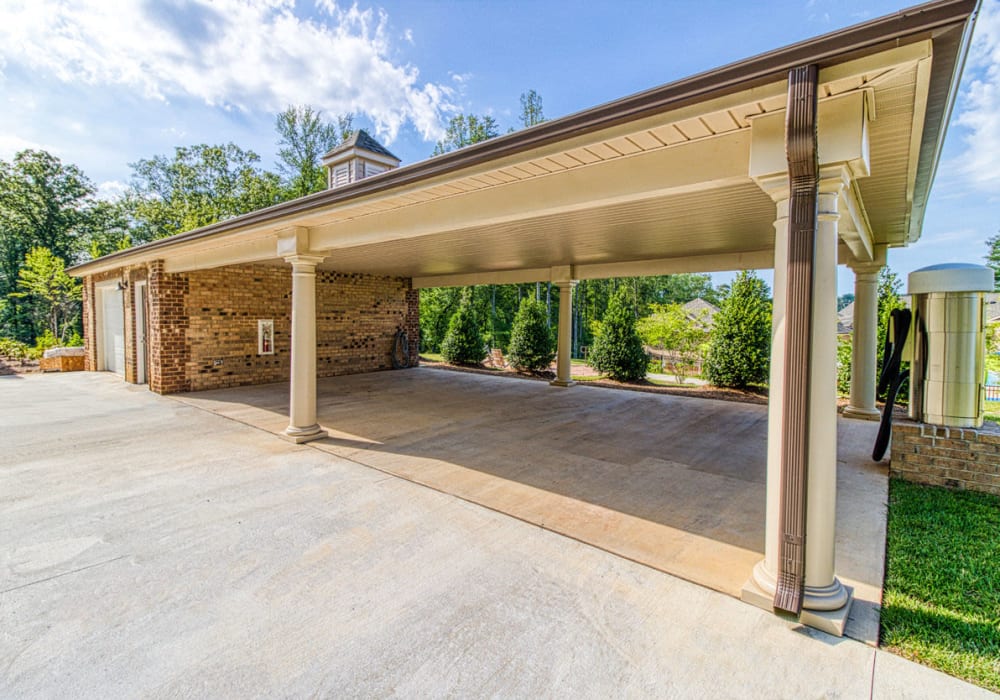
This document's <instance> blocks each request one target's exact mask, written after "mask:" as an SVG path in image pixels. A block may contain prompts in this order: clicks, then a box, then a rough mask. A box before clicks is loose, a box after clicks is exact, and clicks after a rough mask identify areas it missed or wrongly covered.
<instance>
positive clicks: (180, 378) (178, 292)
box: [147, 260, 191, 394]
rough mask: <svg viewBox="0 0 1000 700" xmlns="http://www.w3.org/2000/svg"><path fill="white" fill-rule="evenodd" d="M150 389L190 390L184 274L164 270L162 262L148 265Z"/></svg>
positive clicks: (161, 392)
mask: <svg viewBox="0 0 1000 700" xmlns="http://www.w3.org/2000/svg"><path fill="white" fill-rule="evenodd" d="M147 292H148V297H149V302H148V307H149V309H148V310H149V322H148V325H149V337H148V338H147V344H148V356H149V388H150V389H151V390H153V391H155V392H157V393H158V394H171V393H174V392H177V391H188V390H189V389H190V388H191V383H190V381H189V380H188V374H187V363H188V357H189V356H190V346H189V344H188V338H187V331H188V315H187V306H186V301H187V296H188V278H187V275H185V274H170V273H166V272H164V271H163V261H162V260H154V261H153V262H151V263H150V264H149V288H148V289H147Z"/></svg>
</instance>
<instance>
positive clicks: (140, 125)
mask: <svg viewBox="0 0 1000 700" xmlns="http://www.w3.org/2000/svg"><path fill="white" fill-rule="evenodd" d="M904 6H905V5H901V4H897V3H896V2H884V1H883V0H865V1H863V2H862V1H858V0H839V1H837V2H833V1H831V0H808V1H805V0H803V1H795V2H789V1H784V0H781V1H778V2H769V3H767V4H766V9H763V8H764V5H763V4H760V3H742V2H741V3H736V2H711V1H709V2H700V3H690V2H683V3H682V2H669V1H660V2H632V1H629V0H619V1H618V2H579V1H578V2H541V1H536V2H489V3H486V2H471V1H467V2H460V1H454V0H453V1H450V2H446V1H444V0H442V1H439V2H431V1H423V0H409V1H399V2H381V3H378V4H366V3H361V2H359V3H358V4H357V5H348V4H344V3H340V4H337V3H335V2H333V1H332V0H318V1H313V0H300V1H299V2H294V0H214V1H209V0H205V1H204V2H193V1H191V2H187V1H184V0H174V1H171V2H164V1H159V0H147V1H145V2H140V1H138V0H133V1H131V2H129V1H126V2H123V3H112V2H110V1H108V0H5V1H4V2H3V7H2V8H0V158H5V159H8V158H10V157H11V156H12V155H13V153H14V152H15V151H17V150H20V149H22V148H29V147H36V148H37V147H41V148H46V149H48V150H51V151H52V152H54V153H56V154H57V155H58V156H60V157H61V158H62V159H63V160H64V161H66V162H70V163H75V164H77V165H79V166H80V167H81V168H82V169H83V170H84V172H85V173H86V174H87V175H88V176H89V177H90V178H91V179H92V180H93V181H94V182H95V183H97V184H98V185H99V186H100V187H101V192H102V193H103V194H104V195H105V196H113V195H114V194H115V193H116V192H119V191H121V189H122V188H123V187H124V185H125V184H126V183H127V182H128V179H129V175H130V170H129V167H128V164H129V163H130V162H134V161H136V160H138V159H140V158H148V157H151V156H153V155H156V154H169V153H171V152H172V150H173V148H174V146H178V145H188V144H193V143H221V142H225V141H234V142H235V143H237V144H238V145H240V146H242V147H243V148H250V149H253V150H254V151H256V152H257V153H259V154H260V155H261V156H262V161H263V165H264V166H265V167H268V168H273V167H274V152H275V143H274V128H273V120H274V115H275V113H277V112H278V111H280V110H281V109H282V108H283V107H284V106H286V105H288V104H312V105H313V106H315V107H318V108H320V109H323V110H324V111H325V113H326V114H327V115H334V114H338V113H342V112H347V111H352V112H354V113H355V114H356V115H357V117H356V122H355V123H356V125H358V126H362V127H365V128H368V129H369V130H370V131H372V132H373V133H375V134H376V135H377V136H378V137H379V138H380V139H381V140H383V142H385V143H386V144H387V145H388V146H389V147H390V149H391V150H392V151H393V152H395V153H396V154H397V155H398V156H400V157H401V158H402V159H403V161H404V162H405V163H411V162H414V161H417V160H421V159H423V158H426V157H427V156H429V155H430V153H431V151H432V150H433V147H434V142H435V140H436V139H437V138H438V137H439V136H440V135H441V133H442V130H443V126H444V124H445V123H446V122H447V119H448V117H449V116H450V115H452V114H454V113H456V112H458V111H462V112H470V113H477V114H482V113H489V114H492V115H493V116H494V117H495V118H496V119H497V120H498V122H499V123H500V125H501V127H502V128H503V129H506V128H507V127H509V126H515V125H516V121H517V119H516V118H517V113H518V110H519V102H518V99H519V96H520V94H521V93H522V92H523V91H525V90H527V89H529V88H533V89H535V90H537V91H538V92H539V93H540V94H541V95H542V97H543V100H544V108H545V114H546V116H547V117H549V118H554V117H560V116H564V115H566V114H570V113H572V112H575V111H578V110H581V109H586V108H588V107H592V106H594V105H597V104H600V103H602V102H607V101H610V100H614V99H617V98H619V97H622V96H625V95H628V94H631V93H634V92H637V91H640V90H643V89H646V88H649V87H653V86H655V85H660V84H663V83H666V82H670V81H672V80H675V79H678V78H683V77H686V76H688V75H691V74H694V73H697V72H701V71H704V70H708V69H711V68H715V67H717V66H720V65H723V64H725V63H728V62H731V61H735V60H739V59H742V58H746V57H749V56H752V55H755V54H758V53H761V52H764V51H768V50H771V49H774V48H777V47H779V46H783V45H786V44H789V43H793V42H795V41H798V40H801V39H806V38H809V37H812V36H816V35H819V34H823V33H825V32H828V31H833V30H835V29H839V28H842V27H846V26H849V25H852V24H856V23H858V22H861V21H864V20H866V19H871V18H873V17H877V16H880V15H884V14H889V13H891V12H895V11H898V10H899V9H902V8H903V7H904ZM972 143H975V144H976V146H975V148H973V147H972V146H971V144H972ZM998 200H1000V8H998V3H997V0H988V1H987V2H985V3H984V5H983V10H982V12H981V14H980V19H979V23H978V25H977V30H976V36H975V41H974V46H973V51H972V53H971V56H970V62H969V64H968V66H967V68H966V72H965V76H964V79H963V81H962V90H961V95H960V97H959V101H958V104H957V107H956V110H955V113H954V118H953V120H952V124H951V127H950V130H949V135H948V139H947V142H946V145H945V151H944V155H943V158H942V162H941V166H940V168H939V171H938V177H937V182H936V185H935V188H934V191H933V195H932V198H931V201H930V204H929V206H928V210H927V216H926V221H925V226H924V233H923V237H922V238H921V240H920V241H919V242H918V243H917V244H916V245H914V246H912V247H910V248H909V249H906V250H900V249H893V250H891V251H890V255H889V263H890V265H891V267H892V268H893V269H894V270H895V271H897V272H899V273H902V274H903V275H904V277H905V273H907V272H909V271H911V270H913V269H916V268H919V267H922V266H924V265H929V264H933V263H937V262H946V261H968V262H981V260H982V257H983V255H984V252H985V249H986V247H985V240H986V238H988V237H989V236H991V235H994V234H996V233H997V232H998V231H1000V215H998V214H1000V206H998ZM724 278H725V277H724V276H722V277H719V279H724ZM852 285H853V281H852V277H851V274H850V272H849V271H842V273H841V275H840V288H841V292H847V291H851V288H852Z"/></svg>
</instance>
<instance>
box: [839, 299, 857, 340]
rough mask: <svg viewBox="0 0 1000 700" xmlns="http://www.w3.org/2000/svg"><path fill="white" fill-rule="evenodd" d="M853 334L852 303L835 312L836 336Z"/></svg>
mask: <svg viewBox="0 0 1000 700" xmlns="http://www.w3.org/2000/svg"><path fill="white" fill-rule="evenodd" d="M852 332H854V302H853V301H852V302H851V303H850V304H848V305H847V306H845V307H844V308H842V309H841V310H840V311H838V312H837V335H846V334H847V333H852Z"/></svg>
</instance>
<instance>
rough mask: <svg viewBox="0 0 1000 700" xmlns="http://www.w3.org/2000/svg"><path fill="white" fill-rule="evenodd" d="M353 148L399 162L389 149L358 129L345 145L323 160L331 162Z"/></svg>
mask: <svg viewBox="0 0 1000 700" xmlns="http://www.w3.org/2000/svg"><path fill="white" fill-rule="evenodd" d="M352 148H357V149H359V150H363V151H371V152H372V153H377V154H378V155H380V156H385V157H386V158H392V159H393V160H395V161H397V162H398V161H399V158H398V157H397V156H395V155H393V154H392V152H390V151H389V149H388V148H386V147H385V146H383V145H382V144H380V143H379V142H378V141H376V140H375V139H373V138H372V137H371V135H369V133H368V132H367V131H365V130H364V129H358V130H357V131H355V132H354V133H353V134H351V135H350V136H349V137H348V138H347V139H346V140H345V141H344V142H343V143H341V144H340V145H338V146H335V147H334V148H332V149H331V150H330V152H329V153H327V154H326V155H325V156H323V160H329V159H331V158H333V157H334V156H336V155H337V154H338V153H343V152H345V151H349V150H351V149H352Z"/></svg>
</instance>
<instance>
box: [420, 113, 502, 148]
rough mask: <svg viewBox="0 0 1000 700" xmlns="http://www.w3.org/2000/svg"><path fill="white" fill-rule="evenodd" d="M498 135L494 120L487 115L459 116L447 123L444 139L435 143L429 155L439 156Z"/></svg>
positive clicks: (498, 131)
mask: <svg viewBox="0 0 1000 700" xmlns="http://www.w3.org/2000/svg"><path fill="white" fill-rule="evenodd" d="M499 133H500V130H499V128H498V127H497V122H496V120H495V119H494V118H493V117H491V116H489V115H483V116H481V117H477V116H476V115H475V114H470V115H468V116H466V115H464V114H459V115H456V116H454V117H452V118H451V120H450V121H449V122H448V129H447V130H446V131H445V136H444V138H443V139H442V140H440V141H438V142H437V145H436V146H435V147H434V153H433V154H431V155H435V156H439V155H441V154H442V153H448V152H449V151H455V150H458V149H459V148H464V147H465V146H469V145H471V144H474V143H479V142H480V141H486V140H487V139H491V138H493V137H494V136H497V135H498V134H499Z"/></svg>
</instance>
